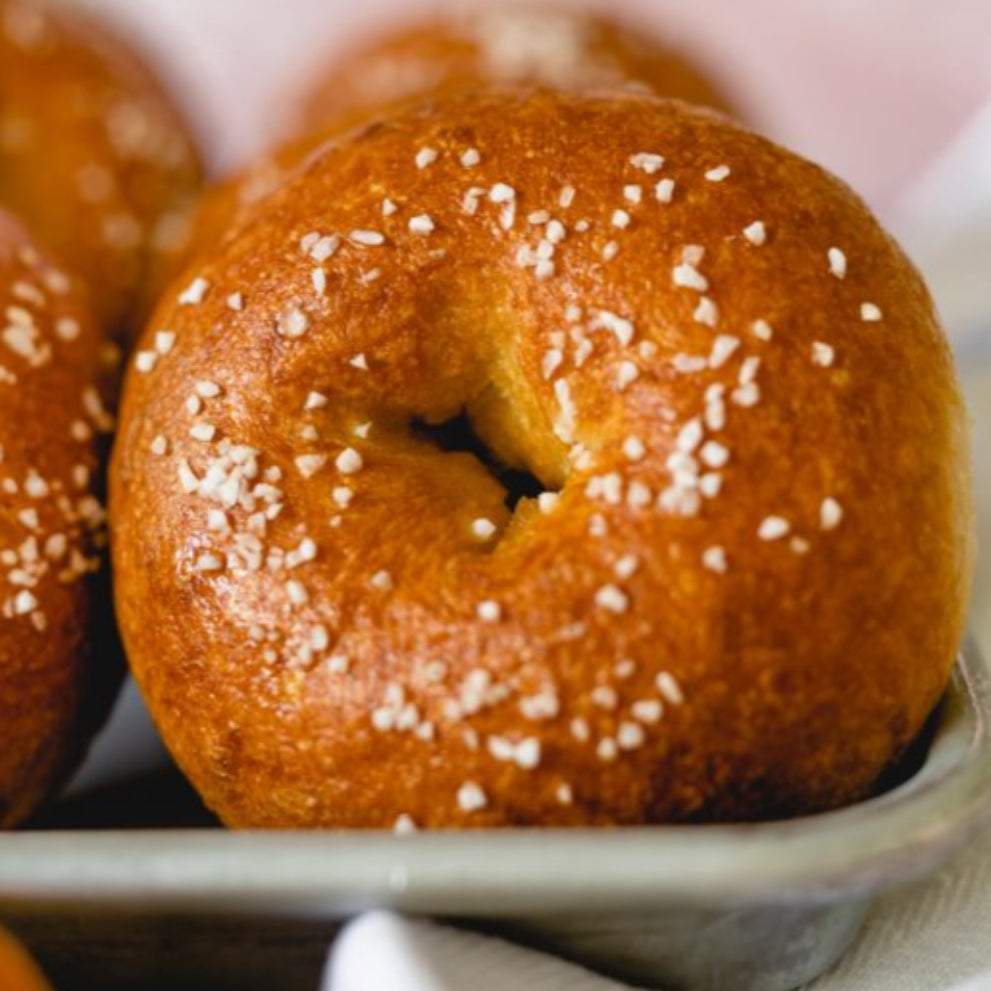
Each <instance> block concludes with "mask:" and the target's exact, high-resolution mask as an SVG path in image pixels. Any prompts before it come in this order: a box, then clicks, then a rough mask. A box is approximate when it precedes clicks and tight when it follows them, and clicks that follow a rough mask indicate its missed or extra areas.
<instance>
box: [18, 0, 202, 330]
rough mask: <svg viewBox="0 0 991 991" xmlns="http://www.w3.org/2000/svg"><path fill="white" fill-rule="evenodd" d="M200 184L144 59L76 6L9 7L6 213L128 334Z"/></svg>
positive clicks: (192, 157) (26, 2) (26, 3)
mask: <svg viewBox="0 0 991 991" xmlns="http://www.w3.org/2000/svg"><path fill="white" fill-rule="evenodd" d="M199 184H200V169H199V164H198V160H197V156H196V152H195V151H194V148H193V145H192V141H191V139H190V137H189V134H188V132H187V129H186V127H185V125H184V123H183V122H182V121H181V119H180V118H179V116H178V114H177V112H176V110H175V109H174V107H173V106H172V105H171V103H170V101H169V100H168V98H167V97H166V95H165V92H164V90H163V88H162V87H161V85H160V84H159V82H158V81H157V80H156V79H155V77H154V76H153V75H152V73H151V72H150V70H149V69H148V67H147V66H146V65H145V64H144V63H143V62H142V61H141V59H140V58H139V57H138V56H137V55H136V54H135V53H133V52H131V51H130V50H129V48H128V47H127V46H126V45H125V44H124V43H123V42H122V41H121V40H119V39H118V38H116V37H114V36H113V35H112V34H111V33H110V32H109V31H108V30H107V28H106V27H105V26H104V25H102V24H100V23H98V22H96V21H94V20H92V19H91V18H89V17H88V16H85V15H83V14H81V13H79V12H78V11H77V10H74V9H71V8H70V7H69V5H68V4H56V5H45V4H41V3H37V2H31V0H0V205H2V206H4V207H6V208H7V209H9V210H12V211H13V212H14V213H16V214H18V215H20V216H21V218H22V219H23V220H24V221H25V222H26V223H27V224H28V225H29V226H30V228H31V230H32V232H33V233H34V235H35V236H36V237H38V238H39V239H40V240H41V241H42V242H43V244H44V246H45V247H46V248H47V249H48V250H50V251H51V252H52V253H53V254H54V256H55V258H56V259H57V261H58V263H59V264H61V265H63V266H65V267H68V268H70V269H72V270H73V271H75V272H77V273H78V274H79V275H80V276H81V277H82V278H83V280H84V281H85V282H86V283H87V285H88V286H89V288H90V292H91V297H92V305H93V308H94V310H95V312H96V314H97V316H98V318H99V320H100V321H101V323H102V325H103V326H104V327H105V328H106V329H107V330H108V331H112V332H114V333H115V334H117V335H118V336H126V334H127V332H128V331H129V330H130V329H131V327H132V326H133V324H134V323H135V321H136V320H138V319H139V314H140V311H141V310H142V309H144V310H145V311H147V310H149V309H150V308H151V302H152V301H150V300H148V299H147V298H146V296H145V295H143V294H146V293H148V292H151V291H152V290H151V289H150V288H149V284H148V283H149V272H150V270H151V269H153V268H156V267H158V266H161V265H165V264H166V262H165V261H164V260H162V259H160V258H159V257H158V256H159V254H160V253H162V252H165V253H170V252H172V251H173V250H175V247H176V245H177V243H178V239H179V238H180V236H181V235H182V234H183V231H182V230H181V226H182V224H183V223H184V222H185V218H186V216H187V214H188V204H189V203H190V202H191V201H192V199H193V197H194V194H195V193H196V192H197V190H198V188H199Z"/></svg>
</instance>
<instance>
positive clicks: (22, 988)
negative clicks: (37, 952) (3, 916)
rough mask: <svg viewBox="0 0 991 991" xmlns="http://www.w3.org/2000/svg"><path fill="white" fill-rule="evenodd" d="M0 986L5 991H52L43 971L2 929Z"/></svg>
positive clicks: (0, 939) (0, 931) (0, 937)
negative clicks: (43, 975)
mask: <svg viewBox="0 0 991 991" xmlns="http://www.w3.org/2000/svg"><path fill="white" fill-rule="evenodd" d="M0 988H3V991H51V988H50V987H49V985H48V983H47V982H46V981H45V979H44V977H42V975H41V971H39V970H38V968H37V967H36V966H35V965H34V962H33V961H32V960H31V958H30V957H29V956H28V955H27V953H26V952H25V951H24V950H23V949H22V948H21V945H20V944H19V943H18V942H16V941H15V940H14V939H13V938H12V937H11V936H8V935H7V934H6V933H5V932H4V931H3V930H2V929H0Z"/></svg>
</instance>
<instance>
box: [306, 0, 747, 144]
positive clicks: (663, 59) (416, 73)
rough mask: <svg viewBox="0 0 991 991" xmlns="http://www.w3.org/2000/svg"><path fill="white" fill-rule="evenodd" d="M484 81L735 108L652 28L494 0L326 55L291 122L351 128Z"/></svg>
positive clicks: (582, 12)
mask: <svg viewBox="0 0 991 991" xmlns="http://www.w3.org/2000/svg"><path fill="white" fill-rule="evenodd" d="M490 83H499V84H504V85H511V84H522V85H533V86H549V87H552V88H554V89H563V90H590V89H616V88H623V89H640V90H643V91H645V92H650V93H656V94H658V95H660V96H669V97H677V98H678V99H680V100H686V101H687V102H689V103H697V104H700V105H702V106H707V107H716V108H717V109H720V110H724V111H728V110H730V109H732V104H731V102H730V101H729V100H728V99H727V97H726V95H725V94H724V93H723V92H722V91H721V90H720V88H719V87H718V86H717V85H716V83H715V82H714V81H713V80H712V79H711V78H710V76H709V74H708V73H707V72H705V71H703V70H702V69H701V68H700V67H699V66H697V65H696V64H695V63H694V62H693V61H692V60H690V59H689V58H687V57H686V56H684V55H683V54H682V53H681V52H679V51H677V50H676V49H675V48H673V47H671V46H669V45H668V44H667V43H666V42H665V41H664V40H663V39H661V38H658V37H656V36H655V35H653V34H652V32H651V31H646V32H645V31H644V30H643V29H642V28H639V29H635V28H633V27H632V26H629V25H627V24H625V23H623V22H622V21H617V20H614V19H611V18H608V17H605V16H602V15H601V14H596V13H593V12H591V11H587V10H580V9H574V8H568V7H566V6H564V5H561V6H553V5H550V4H540V3H501V4H495V5H492V6H489V7H477V8H474V9H472V10H468V11H462V12H461V13H460V14H458V13H450V14H448V15H447V16H446V17H444V18H442V19H438V20H434V21H428V22H425V23H418V24H411V25H409V26H407V27H405V28H403V29H400V30H399V31H396V32H394V33H392V34H390V35H387V36H383V37H379V38H376V39H373V40H372V41H370V42H369V43H366V44H365V45H363V46H358V47H356V48H355V49H354V50H353V52H352V53H351V54H350V55H349V56H348V57H345V58H343V59H340V60H335V61H333V63H332V64H331V66H330V68H329V70H321V71H320V72H319V73H318V74H317V77H316V79H315V81H313V82H312V83H310V85H309V88H308V89H307V90H306V91H305V92H304V95H303V99H302V102H301V104H300V109H299V114H298V122H297V124H296V125H295V130H296V132H297V133H298V134H303V135H305V134H309V133H311V132H313V131H314V130H320V129H324V128H326V127H327V126H328V125H329V124H332V125H334V126H335V127H337V128H339V129H344V128H346V127H349V126H352V127H353V126H357V125H360V124H362V123H365V122H366V121H367V120H368V118H369V117H370V116H375V115H378V114H379V113H380V112H381V110H382V108H383V107H388V106H389V105H390V104H395V103H400V102H404V101H406V100H409V99H414V98H417V99H426V98H429V97H432V96H437V95H439V94H441V93H444V92H449V91H452V90H463V89H475V88H477V87H479V86H485V85H488V84H490Z"/></svg>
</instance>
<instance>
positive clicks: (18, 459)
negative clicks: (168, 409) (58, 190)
mask: <svg viewBox="0 0 991 991" xmlns="http://www.w3.org/2000/svg"><path fill="white" fill-rule="evenodd" d="M98 352H99V334H98V332H97V329H96V327H95V325H94V322H93V320H92V318H91V317H90V315H89V311H88V309H87V308H86V307H85V305H84V303H83V296H82V290H81V289H80V287H79V286H78V285H77V284H76V283H75V282H73V281H72V280H70V279H69V278H68V277H67V276H66V275H65V274H63V273H62V272H61V271H60V270H59V269H57V268H56V267H55V266H53V265H52V264H51V263H50V262H48V261H46V260H45V259H44V258H43V257H42V256H41V254H40V253H39V252H38V250H37V248H36V246H35V245H34V244H33V243H32V242H31V241H30V240H29V239H28V237H27V235H26V234H25V233H24V231H23V230H22V229H21V227H20V226H19V225H18V224H17V223H16V222H15V221H14V220H13V219H11V218H10V217H9V216H8V215H6V214H4V213H3V212H2V211H0V451H2V457H0V492H2V503H0V569H2V570H0V726H3V747H2V748H0V828H5V827H9V826H13V825H16V824H17V823H18V822H20V821H21V820H23V819H24V818H26V817H27V816H28V815H29V814H30V813H31V812H32V811H33V810H34V809H35V808H36V807H37V806H38V805H39V804H40V803H41V801H42V800H43V799H44V798H45V797H47V796H48V795H49V794H50V793H51V792H52V791H53V789H54V788H55V787H57V786H58V785H59V784H61V783H62V781H63V780H64V779H65V778H66V777H67V776H68V774H69V773H70V772H71V771H72V770H74V769H75V766H76V764H77V763H78V761H79V759H80V757H81V756H82V754H83V753H84V752H85V748H86V745H87V744H88V742H89V740H90V738H91V736H92V734H93V733H94V732H95V730H96V728H97V727H98V726H99V725H100V724H101V723H102V721H103V718H104V716H105V715H106V713H107V710H108V709H109V706H110V703H111V702H112V701H113V698H114V696H115V694H116V689H117V685H118V682H119V680H120V667H121V665H120V664H119V663H118V662H116V661H114V660H111V659H108V656H104V655H102V654H101V652H100V648H101V647H102V648H103V649H106V648H107V647H108V646H109V644H108V643H107V642H106V640H103V641H102V642H101V636H102V637H105V638H108V639H109V626H110V619H109V615H108V613H109V609H108V608H107V607H105V606H104V605H103V603H104V601H105V600H106V598H107V596H108V594H109V591H108V589H107V588H106V583H105V581H104V580H103V578H102V576H101V575H100V574H98V572H99V570H100V565H101V550H100V548H101V547H102V546H103V545H104V544H105V542H106V541H105V535H104V534H103V532H102V531H103V526H104V512H103V508H102V506H101V504H100V502H99V499H98V496H99V494H100V487H99V477H100V472H99V458H98V452H97V440H96V438H97V436H98V434H100V433H102V432H106V431H109V429H110V428H111V425H112V424H111V419H110V414H109V413H108V412H107V411H106V409H105V408H104V404H103V397H102V391H101V388H100V379H101V371H100V366H99V357H98ZM110 656H111V657H112V656H113V655H110Z"/></svg>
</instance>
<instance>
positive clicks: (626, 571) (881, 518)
mask: <svg viewBox="0 0 991 991" xmlns="http://www.w3.org/2000/svg"><path fill="white" fill-rule="evenodd" d="M661 156H663V161H662V157H661ZM185 281H186V282H187V284H188V285H187V287H186V288H185V290H184V293H183V295H182V297H181V298H179V299H176V298H172V299H167V300H165V301H163V304H162V307H161V309H160V310H159V312H158V313H157V315H156V317H155V319H154V320H153V322H152V324H151V326H150V328H149V330H148V332H147V335H146V337H145V339H144V342H143V346H142V349H141V351H140V353H139V354H138V356H137V359H136V362H137V363H136V364H135V365H134V367H132V368H131V369H130V371H129V374H128V379H127V386H126V390H125V391H126V396H125V401H124V408H123V416H122V423H121V430H120V433H119V438H118V444H117V448H116V451H115V459H114V464H113V467H112V503H111V506H112V509H111V517H112V528H113V538H114V539H113V547H114V562H115V565H116V569H117V570H116V574H117V576H118V579H119V580H118V583H117V605H118V611H119V617H120V621H121V624H122V629H123V635H124V639H125V645H126V648H127V651H128V655H129V658H130V661H131V664H132V667H133V671H134V673H135V675H136V676H137V678H138V681H139V683H140V685H141V687H142V689H143V691H144V694H145V697H146V698H147V701H148V703H149V705H150V707H151V711H152V713H153V715H154V718H155V720H156V722H157V724H158V726H159V728H160V730H161V732H162V734H163V736H164V738H165V740H166V742H167V743H168V745H169V747H170V748H171V750H172V752H173V754H174V755H175V757H176V758H177V760H178V762H179V764H180V765H181V766H182V768H183V769H184V770H185V772H186V773H187V774H188V775H189V777H190V779H191V780H192V782H193V783H194V785H195V786H196V787H197V788H198V789H199V791H200V792H201V794H202V795H203V796H204V797H205V799H206V801H207V803H208V804H209V805H210V806H211V807H212V808H213V809H214V810H215V811H216V812H218V813H219V814H220V816H221V817H222V818H223V819H224V820H225V822H227V823H229V824H230V825H232V826H239V827H247V826H253V827H389V826H392V825H393V824H394V823H397V822H399V823H402V824H409V823H413V824H415V825H416V826H420V827H440V826H454V827H474V826H497V825H510V824H515V825H531V824H544V825H577V824H587V823H601V824H605V823H644V822H658V821H688V820H728V819H736V820H746V819H759V818H767V817H774V816H790V815H796V814H799V813H805V812H813V811H816V810H820V809H827V808H831V807H834V806H838V805H841V804H844V803H847V802H851V801H853V800H855V799H858V798H861V797H862V796H864V795H866V794H868V793H869V792H870V791H871V789H872V787H873V786H874V784H875V782H876V781H877V779H878V776H879V775H880V774H881V772H882V771H883V770H884V769H885V768H886V767H888V765H890V764H891V762H892V761H893V760H895V759H897V758H898V756H899V754H900V753H901V752H902V750H903V749H904V748H905V746H906V745H907V744H908V743H909V742H910V741H911V740H912V738H913V737H914V736H915V734H916V733H917V732H918V730H919V728H920V726H921V725H922V723H923V721H924V720H925V718H926V716H927V715H928V714H929V712H930V711H931V709H932V707H933V706H934V704H935V703H936V701H937V699H938V698H939V696H940V693H941V692H942V690H943V687H944V685H945V684H946V680H947V676H948V673H949V671H950V668H951V665H952V664H953V659H954V654H955V651H956V649H957V645H958V641H959V639H960V635H961V627H962V622H963V616H964V604H965V602H966V599H967V590H968V585H969V581H970V575H971V570H972V564H973V541H972V519H971V506H970V502H969V488H968V463H967V453H966V452H967V439H966V435H965V430H964V417H963V409H962V404H961V398H960V393H959V389H958V386H957V381H956V378H955V375H954V370H953V367H952V363H951V358H950V355H949V352H948V349H947V345H946V342H945V340H944V337H943V334H942V332H941V330H940V326H939V323H938V320H937V317H936V315H935V313H934V312H933V307H932V304H931V301H930V298H929V296H928V295H927V293H926V289H925V287H924V285H923V284H922V282H921V280H920V278H919V276H918V274H917V273H916V271H915V270H914V269H913V267H912V266H911V264H910V263H909V262H908V261H907V260H906V259H905V257H904V255H903V254H902V253H901V251H900V250H899V249H898V247H897V246H896V245H895V244H894V242H893V241H892V240H891V239H890V238H889V237H888V236H887V234H885V232H884V231H883V230H882V229H881V228H880V226H879V225H878V224H877V223H876V221H875V220H874V219H873V218H872V217H871V215H870V213H869V212H868V211H867V209H866V208H865V206H864V205H863V203H862V202H861V201H860V200H859V199H857V197H856V196H854V195H853V194H852V193H851V192H850V191H849V190H848V189H847V188H846V187H845V186H844V185H843V184H842V183H840V182H838V181H837V180H835V179H834V178H832V177H831V176H829V175H828V174H827V173H825V172H824V171H822V170H821V169H819V168H818V167H816V166H815V165H812V164H810V163H808V162H805V161H803V160H802V159H800V158H798V157H796V156H795V155H792V154H790V153H789V152H786V151H784V150H782V149H781V148H779V147H777V146H775V145H773V144H772V143H770V142H769V141H767V140H765V139H763V138H761V137H758V136H756V135H754V134H752V133H750V132H748V131H747V130H745V129H743V128H742V127H739V126H737V125H734V124H732V123H730V122H729V121H728V120H726V119H723V118H721V117H719V116H717V115H715V114H713V113H710V112H706V111H703V110H698V109H692V108H690V107H688V106H687V105H684V104H680V103H676V102H668V101H664V100H660V99H655V98H650V97H645V96H642V95H630V94H625V95H624V94H615V93H611V94H605V95H567V94H561V93H553V92H546V91H543V92H542V91H536V92H533V93H529V94H527V93H520V92H518V91H514V92H509V93H501V92H496V91H493V92H489V93H474V94H461V95H456V94H455V95H447V96H445V97H443V98H440V99H438V100H437V101H435V102H434V103H433V104H432V105H430V106H426V107H423V108H421V109H419V110H411V111H407V112H405V113H403V114H399V115H397V116H396V117H394V118H392V119H390V120H388V121H384V122H382V123H381V124H380V125H379V126H377V127H375V128H370V129H368V130H367V131H365V132H364V133H362V134H360V135H357V136H355V137H353V138H351V139H349V140H346V141H342V142H341V143H339V144H337V145H334V146H331V147H328V148H327V149H326V150H325V151H323V152H322V153H320V154H319V155H317V156H315V157H314V158H313V159H311V161H310V162H309V163H308V165H307V166H306V167H305V168H304V169H301V170H299V171H298V172H296V173H295V174H294V175H293V176H292V177H291V178H290V180H289V181H288V182H287V184H286V185H285V186H284V187H283V188H282V189H281V190H280V191H278V192H277V193H275V194H274V195H272V196H271V197H270V198H268V199H267V200H265V201H264V202H263V203H262V204H261V205H260V206H259V207H258V208H257V209H256V210H255V211H254V212H253V213H252V214H251V216H250V218H249V219H248V221H247V222H246V223H245V224H244V225H243V227H242V228H241V230H240V232H239V234H238V236H237V237H235V238H232V239H229V240H228V241H227V242H226V243H225V244H224V245H223V246H221V247H220V248H219V249H218V250H217V252H216V253H215V254H214V255H213V256H212V257H210V258H209V259H208V260H205V261H204V262H203V264H202V265H201V266H200V267H199V268H198V269H197V270H196V271H194V272H191V273H189V274H188V276H187V279H186V280H185ZM161 335H165V336H161ZM459 414H466V416H467V419H468V420H469V421H470V424H471V430H472V431H473V433H474V435H475V439H474V440H473V439H472V437H471V436H470V435H469V436H466V433H469V432H468V431H466V429H465V425H464V421H462V422H461V424H458V423H452V422H451V421H452V418H456V417H458V416H459ZM438 424H448V427H447V428H446V429H441V430H440V431H439V432H438V430H437V428H436V427H431V426H430V425H438ZM452 447H453V448H454V449H453V450H452V449H451V448H452ZM445 448H447V449H445ZM472 451H474V452H475V453H474V454H473V453H472ZM485 461H488V462H489V463H492V464H495V465H497V466H498V465H501V466H509V467H511V468H514V469H517V470H518V471H523V472H527V473H529V474H530V475H532V476H534V477H535V478H536V479H538V480H539V483H540V487H542V488H543V489H544V490H546V491H547V492H549V493H552V494H551V495H544V496H543V497H542V498H541V499H540V500H534V499H532V498H522V499H521V500H520V502H519V504H518V505H517V506H516V508H515V511H511V510H510V509H509V508H507V505H506V497H507V490H506V487H505V484H504V481H503V480H505V479H506V477H507V476H505V474H504V473H502V470H501V469H500V468H498V467H495V468H490V467H487V466H486V464H485V463H484V462H485ZM501 479H502V480H501ZM508 485H509V487H510V490H511V494H519V492H520V491H526V490H528V488H529V484H528V483H527V480H526V477H525V476H523V477H522V480H521V477H520V476H519V475H517V476H515V479H513V478H512V477H511V476H510V480H509V481H508ZM538 491H539V488H538Z"/></svg>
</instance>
